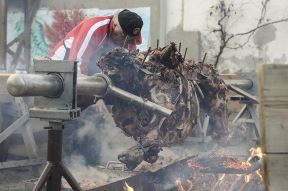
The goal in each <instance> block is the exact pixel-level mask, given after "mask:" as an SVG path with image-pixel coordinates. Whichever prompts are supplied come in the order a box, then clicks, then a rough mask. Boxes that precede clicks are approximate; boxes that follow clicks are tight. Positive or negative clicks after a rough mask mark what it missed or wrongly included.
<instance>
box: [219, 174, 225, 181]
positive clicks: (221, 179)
mask: <svg viewBox="0 0 288 191" xmlns="http://www.w3.org/2000/svg"><path fill="white" fill-rule="evenodd" d="M225 175H226V174H222V175H221V176H220V178H219V180H220V181H221V182H222V181H223V180H224V178H225Z"/></svg>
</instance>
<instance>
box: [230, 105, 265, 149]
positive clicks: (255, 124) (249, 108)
mask: <svg viewBox="0 0 288 191" xmlns="http://www.w3.org/2000/svg"><path fill="white" fill-rule="evenodd" d="M253 106H254V104H253V103H251V102H246V103H245V105H244V106H243V107H242V109H241V110H240V112H239V113H238V114H237V116H236V117H235V118H234V119H233V121H232V123H233V124H236V123H237V122H239V123H250V124H253V129H254V133H255V136H256V138H257V140H256V144H257V145H259V141H260V134H259V119H258V117H257V114H256V112H255V109H254V108H253ZM245 112H247V113H248V114H249V115H250V117H251V119H247V118H242V116H243V115H244V114H245Z"/></svg>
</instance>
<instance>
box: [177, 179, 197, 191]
mask: <svg viewBox="0 0 288 191" xmlns="http://www.w3.org/2000/svg"><path fill="white" fill-rule="evenodd" d="M187 182H188V184H189V188H188V189H187V191H192V187H193V184H192V181H191V180H187ZM175 184H176V186H177V188H178V191H186V190H185V188H184V187H183V185H182V182H181V180H180V178H177V180H176V181H175Z"/></svg>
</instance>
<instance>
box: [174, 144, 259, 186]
mask: <svg viewBox="0 0 288 191" xmlns="http://www.w3.org/2000/svg"><path fill="white" fill-rule="evenodd" d="M250 152H251V156H250V157H249V158H248V160H247V161H245V162H239V161H238V160H236V159H234V158H231V157H223V156H215V155H213V156H212V155H209V156H208V157H203V158H197V159H194V160H189V161H187V165H188V167H189V168H191V170H192V171H193V173H192V176H191V178H190V179H188V180H186V181H187V182H188V184H187V183H185V182H184V183H182V182H181V180H180V179H177V180H176V187H177V188H178V191H188V190H189V191H192V190H200V191H201V190H212V191H223V190H224V191H238V190H253V191H257V190H263V185H264V184H263V178H262V175H261V173H260V170H261V164H262V157H263V154H262V152H261V149H260V148H252V149H251V150H250ZM192 183H193V188H192Z"/></svg>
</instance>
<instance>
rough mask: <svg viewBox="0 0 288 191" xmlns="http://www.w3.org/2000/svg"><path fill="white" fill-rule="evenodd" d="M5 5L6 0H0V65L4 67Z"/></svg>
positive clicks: (5, 41)
mask: <svg viewBox="0 0 288 191" xmlns="http://www.w3.org/2000/svg"><path fill="white" fill-rule="evenodd" d="M6 34H7V5H6V0H0V67H4V68H5V69H6V52H7V51H6V47H7V36H6Z"/></svg>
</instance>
